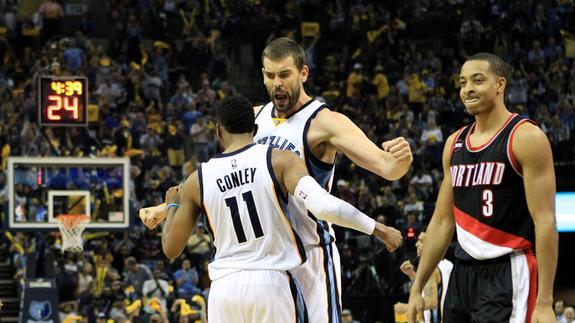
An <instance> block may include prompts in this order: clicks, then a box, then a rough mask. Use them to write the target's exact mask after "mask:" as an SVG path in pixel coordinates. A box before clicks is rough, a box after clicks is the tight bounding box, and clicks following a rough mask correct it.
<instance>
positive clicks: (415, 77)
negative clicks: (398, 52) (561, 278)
mask: <svg viewBox="0 0 575 323" xmlns="http://www.w3.org/2000/svg"><path fill="white" fill-rule="evenodd" d="M427 92H428V91H427V85H425V83H423V82H422V81H421V80H420V78H419V74H417V73H414V74H412V75H411V77H410V78H409V80H408V89H407V100H408V102H409V108H410V109H411V111H413V113H414V114H415V116H416V117H417V116H418V115H419V113H420V112H421V109H422V107H423V104H424V103H425V101H426V100H427Z"/></svg>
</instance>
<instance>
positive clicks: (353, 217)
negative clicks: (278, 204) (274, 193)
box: [272, 150, 401, 251]
mask: <svg viewBox="0 0 575 323" xmlns="http://www.w3.org/2000/svg"><path fill="white" fill-rule="evenodd" d="M272 156H273V157H272V163H273V165H274V172H275V173H276V174H277V175H278V180H279V181H280V183H283V185H284V187H285V189H286V190H287V191H288V192H289V193H291V194H292V195H293V196H294V197H295V198H296V199H298V200H299V201H301V202H303V203H304V205H305V207H306V209H308V210H309V211H311V212H312V213H313V214H314V215H315V216H316V217H317V218H319V219H322V220H325V221H328V222H332V223H335V224H337V225H339V226H343V227H346V228H350V229H354V230H357V231H360V232H363V233H365V234H369V235H371V234H374V235H376V236H377V237H379V238H380V239H382V240H383V242H384V243H385V244H386V246H387V248H388V250H390V251H393V250H395V249H396V248H397V247H399V245H400V244H401V233H400V232H399V231H398V230H396V229H394V228H391V227H387V226H385V225H383V224H381V223H378V222H376V221H375V220H373V219H372V218H370V217H369V216H367V215H365V214H364V213H362V212H361V211H359V210H358V209H356V208H355V207H353V206H352V205H351V204H349V203H347V202H345V201H342V200H340V199H338V198H336V197H335V196H333V195H330V194H329V193H328V192H327V191H326V190H325V189H323V188H322V187H321V186H320V185H319V184H318V183H317V182H316V181H315V180H314V179H313V178H312V177H311V176H309V174H308V172H307V169H306V167H305V164H304V163H303V161H302V160H301V159H299V158H298V157H297V156H296V155H295V154H293V153H291V152H285V151H278V150H274V151H273V154H272Z"/></svg>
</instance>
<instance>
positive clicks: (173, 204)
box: [166, 203, 180, 210]
mask: <svg viewBox="0 0 575 323" xmlns="http://www.w3.org/2000/svg"><path fill="white" fill-rule="evenodd" d="M172 206H175V207H176V209H177V208H179V207H180V204H178V203H170V204H168V205H167V206H166V210H169V209H170V208H171V207H172Z"/></svg>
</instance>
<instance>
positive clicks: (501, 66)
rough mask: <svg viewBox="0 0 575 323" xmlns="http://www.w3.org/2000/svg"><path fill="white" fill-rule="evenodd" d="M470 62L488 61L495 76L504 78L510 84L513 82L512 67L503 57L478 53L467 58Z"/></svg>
mask: <svg viewBox="0 0 575 323" xmlns="http://www.w3.org/2000/svg"><path fill="white" fill-rule="evenodd" d="M469 61H486V62H488V63H489V70H490V71H491V72H493V73H494V74H495V75H497V76H500V77H503V78H504V79H505V80H507V81H508V82H509V81H511V66H509V64H507V63H506V62H505V61H504V60H503V59H501V57H499V56H497V55H495V54H491V53H485V52H484V53H477V54H475V55H472V56H470V57H468V58H467V60H466V62H469Z"/></svg>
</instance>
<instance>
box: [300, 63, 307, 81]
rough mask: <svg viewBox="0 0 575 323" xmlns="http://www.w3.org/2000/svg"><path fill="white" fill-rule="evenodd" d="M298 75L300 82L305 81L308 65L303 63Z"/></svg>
mask: <svg viewBox="0 0 575 323" xmlns="http://www.w3.org/2000/svg"><path fill="white" fill-rule="evenodd" d="M300 75H301V82H302V83H305V81H307V77H308V76H309V67H308V66H307V65H304V66H303V67H302V68H301V71H300Z"/></svg>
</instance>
